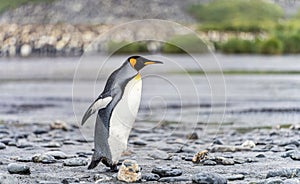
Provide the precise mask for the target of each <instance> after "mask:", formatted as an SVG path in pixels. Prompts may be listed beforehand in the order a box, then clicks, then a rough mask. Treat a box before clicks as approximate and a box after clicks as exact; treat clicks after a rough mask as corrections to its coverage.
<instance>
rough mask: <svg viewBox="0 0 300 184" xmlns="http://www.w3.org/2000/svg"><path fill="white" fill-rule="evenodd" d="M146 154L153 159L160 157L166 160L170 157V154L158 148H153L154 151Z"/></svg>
mask: <svg viewBox="0 0 300 184" xmlns="http://www.w3.org/2000/svg"><path fill="white" fill-rule="evenodd" d="M148 156H149V157H151V158H154V159H160V160H168V159H170V155H169V154H168V153H166V152H164V151H160V150H155V151H150V152H149V153H148Z"/></svg>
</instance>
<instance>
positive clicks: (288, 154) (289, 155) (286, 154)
mask: <svg viewBox="0 0 300 184" xmlns="http://www.w3.org/2000/svg"><path fill="white" fill-rule="evenodd" d="M295 152H296V151H295V150H289V151H287V152H285V153H283V154H282V155H281V157H282V158H287V157H291V156H292V155H293V154H294V153H295Z"/></svg>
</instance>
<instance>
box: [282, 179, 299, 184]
mask: <svg viewBox="0 0 300 184" xmlns="http://www.w3.org/2000/svg"><path fill="white" fill-rule="evenodd" d="M283 184H300V179H299V178H292V179H286V180H284V181H283Z"/></svg>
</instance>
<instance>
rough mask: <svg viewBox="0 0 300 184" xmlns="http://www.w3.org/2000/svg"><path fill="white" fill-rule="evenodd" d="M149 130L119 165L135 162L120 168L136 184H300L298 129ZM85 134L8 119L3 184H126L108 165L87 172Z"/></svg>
mask: <svg viewBox="0 0 300 184" xmlns="http://www.w3.org/2000/svg"><path fill="white" fill-rule="evenodd" d="M149 127H153V125H152V124H151V123H139V124H136V127H135V129H134V130H133V131H132V133H131V135H130V139H129V145H128V150H127V151H126V152H125V153H124V154H123V156H122V160H121V161H120V163H121V162H122V161H123V160H126V159H127V161H126V162H130V163H132V164H128V163H126V164H125V165H122V167H121V166H119V168H122V169H126V167H130V168H127V169H129V170H131V171H133V170H134V171H136V173H139V174H135V176H136V177H135V178H141V179H140V180H139V181H137V182H148V183H153V182H158V183H163V182H169V183H174V182H179V183H217V184H219V183H220V184H222V183H260V184H275V183H276V184H278V183H280V184H281V183H283V184H290V183H299V182H300V181H299V178H300V167H299V163H300V152H299V147H300V139H299V137H300V136H299V135H300V131H299V130H300V126H299V125H293V126H291V127H290V128H280V127H277V128H274V129H254V130H249V131H246V132H240V131H238V130H231V128H230V127H222V128H221V129H220V131H218V132H216V130H217V129H214V128H213V127H211V128H212V129H211V130H210V131H208V129H207V127H201V125H199V127H197V128H196V129H195V130H194V131H193V130H190V129H177V126H176V125H172V124H170V125H166V126H161V127H156V128H149ZM82 131H84V130H82V129H81V128H79V127H78V126H77V125H70V124H67V123H65V122H62V121H56V122H53V123H51V124H50V125H42V124H26V125H25V124H21V123H4V122H2V123H1V125H0V149H1V158H0V183H18V182H19V183H41V184H42V183H44V184H46V183H121V181H119V180H118V178H119V179H120V178H122V177H121V176H120V173H121V174H122V172H119V174H118V173H114V172H111V171H109V170H107V168H105V167H104V165H102V164H100V165H99V166H98V167H97V168H96V169H94V170H87V164H88V162H89V160H90V158H91V154H92V150H91V149H92V145H93V143H92V142H93V139H92V136H90V137H87V138H84V137H83V134H82ZM88 131H92V130H88ZM130 160H133V161H130ZM136 164H138V165H136ZM124 173H125V175H126V172H124ZM124 173H123V174H124ZM127 174H128V172H127ZM126 178H128V177H126ZM129 181H130V180H129Z"/></svg>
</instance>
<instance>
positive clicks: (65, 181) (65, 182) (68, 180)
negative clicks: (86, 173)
mask: <svg viewBox="0 0 300 184" xmlns="http://www.w3.org/2000/svg"><path fill="white" fill-rule="evenodd" d="M79 182H80V180H79V179H78V178H64V179H63V180H62V181H61V183H62V184H69V183H79Z"/></svg>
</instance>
